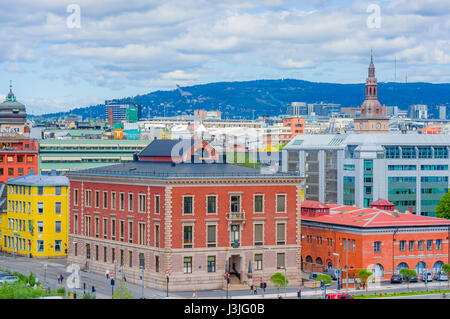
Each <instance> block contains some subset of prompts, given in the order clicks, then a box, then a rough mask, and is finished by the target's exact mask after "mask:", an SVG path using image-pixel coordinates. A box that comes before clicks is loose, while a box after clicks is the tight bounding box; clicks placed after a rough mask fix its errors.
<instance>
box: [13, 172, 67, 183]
mask: <svg viewBox="0 0 450 319" xmlns="http://www.w3.org/2000/svg"><path fill="white" fill-rule="evenodd" d="M8 184H13V185H26V186H68V185H69V179H68V178H67V177H65V176H52V175H34V174H28V175H24V176H20V177H17V178H11V179H9V180H8Z"/></svg>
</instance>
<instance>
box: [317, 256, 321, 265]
mask: <svg viewBox="0 0 450 319" xmlns="http://www.w3.org/2000/svg"><path fill="white" fill-rule="evenodd" d="M316 264H318V265H322V258H320V257H317V258H316Z"/></svg>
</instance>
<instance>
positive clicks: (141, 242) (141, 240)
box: [138, 223, 145, 245]
mask: <svg viewBox="0 0 450 319" xmlns="http://www.w3.org/2000/svg"><path fill="white" fill-rule="evenodd" d="M138 244H139V245H145V223H138Z"/></svg>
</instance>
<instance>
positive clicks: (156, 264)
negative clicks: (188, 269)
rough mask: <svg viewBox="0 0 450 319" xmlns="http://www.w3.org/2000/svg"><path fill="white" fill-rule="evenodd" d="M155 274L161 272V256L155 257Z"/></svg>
mask: <svg viewBox="0 0 450 319" xmlns="http://www.w3.org/2000/svg"><path fill="white" fill-rule="evenodd" d="M191 266H192V265H191ZM155 272H159V256H155Z"/></svg>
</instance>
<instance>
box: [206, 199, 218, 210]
mask: <svg viewBox="0 0 450 319" xmlns="http://www.w3.org/2000/svg"><path fill="white" fill-rule="evenodd" d="M207 209H208V210H207V213H208V214H217V196H215V195H210V196H208V208H207Z"/></svg>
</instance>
